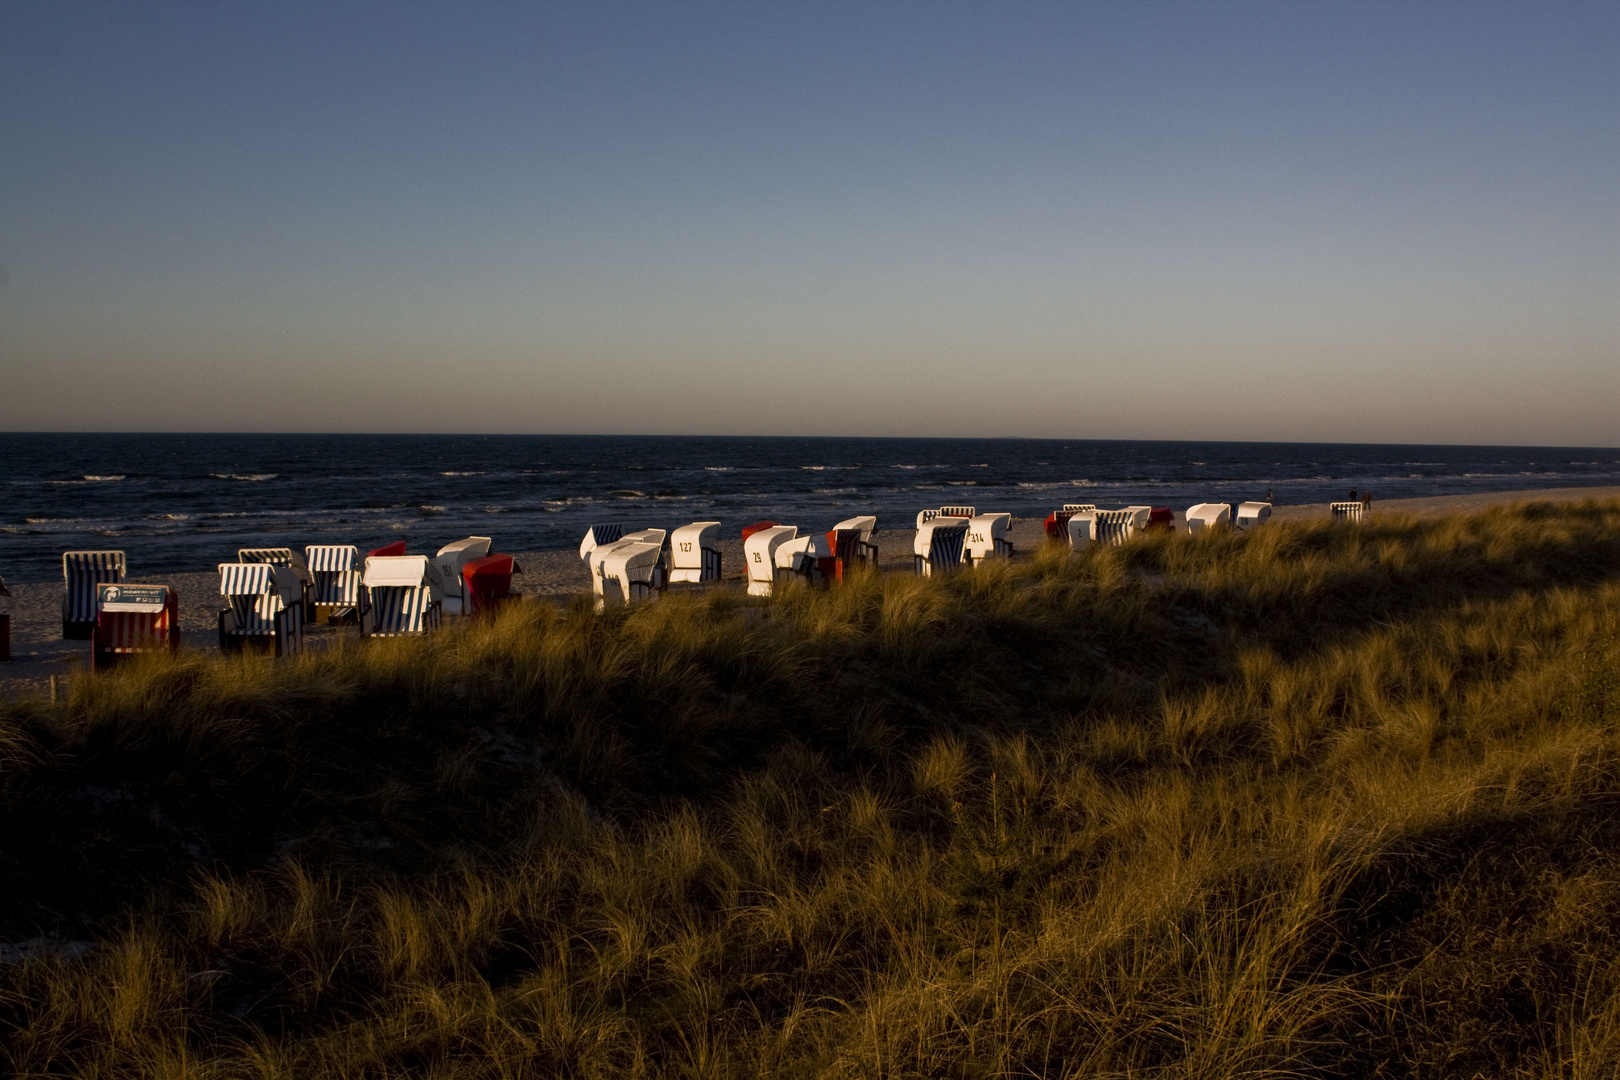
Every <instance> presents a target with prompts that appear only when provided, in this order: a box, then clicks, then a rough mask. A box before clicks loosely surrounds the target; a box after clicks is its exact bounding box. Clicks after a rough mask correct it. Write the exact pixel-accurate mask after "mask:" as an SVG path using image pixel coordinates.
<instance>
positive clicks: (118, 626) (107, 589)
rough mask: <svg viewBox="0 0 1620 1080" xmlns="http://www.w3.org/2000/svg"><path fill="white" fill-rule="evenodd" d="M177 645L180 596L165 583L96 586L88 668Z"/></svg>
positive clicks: (178, 643) (104, 666)
mask: <svg viewBox="0 0 1620 1080" xmlns="http://www.w3.org/2000/svg"><path fill="white" fill-rule="evenodd" d="M179 646H180V597H179V595H178V594H177V593H176V592H175V591H174V590H173V589H171V588H169V587H168V586H167V585H123V584H114V585H107V584H103V585H97V586H96V628H95V632H94V633H92V634H91V637H90V667H91V668H92V669H93V670H102V669H105V668H110V667H112V666H113V665H114V664H115V663H117V662H118V661H119V660H121V659H125V658H127V657H130V656H135V655H138V654H140V653H152V652H163V651H165V650H166V651H168V652H171V653H172V652H174V651H175V649H177V648H179Z"/></svg>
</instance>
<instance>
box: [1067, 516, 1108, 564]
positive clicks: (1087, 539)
mask: <svg viewBox="0 0 1620 1080" xmlns="http://www.w3.org/2000/svg"><path fill="white" fill-rule="evenodd" d="M1098 513H1099V511H1098V510H1097V509H1096V508H1095V507H1093V508H1092V509H1090V510H1076V511H1072V512H1070V514H1069V520H1068V521H1067V522H1065V523H1064V526H1063V529H1064V532H1065V534H1066V535H1067V536H1068V538H1069V549H1070V550H1071V551H1072V552H1073V553H1074V554H1076V555H1078V554H1079V553H1080V552H1082V551H1084V550H1086V548H1088V547H1090V546H1091V545H1092V544H1093V543H1095V542H1096V540H1097V514H1098Z"/></svg>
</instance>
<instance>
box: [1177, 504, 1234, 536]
mask: <svg viewBox="0 0 1620 1080" xmlns="http://www.w3.org/2000/svg"><path fill="white" fill-rule="evenodd" d="M1231 521H1232V508H1231V507H1230V506H1228V505H1226V504H1225V503H1197V504H1195V505H1193V506H1189V507H1187V531H1188V532H1190V533H1201V532H1203V531H1204V530H1206V529H1213V528H1215V527H1216V526H1217V525H1229V524H1231Z"/></svg>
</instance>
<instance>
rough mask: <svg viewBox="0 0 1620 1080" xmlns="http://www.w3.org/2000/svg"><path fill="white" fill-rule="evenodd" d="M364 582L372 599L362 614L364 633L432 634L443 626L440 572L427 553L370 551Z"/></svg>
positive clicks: (363, 573)
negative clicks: (434, 566) (404, 553)
mask: <svg viewBox="0 0 1620 1080" xmlns="http://www.w3.org/2000/svg"><path fill="white" fill-rule="evenodd" d="M360 583H361V585H363V586H364V587H365V590H366V595H367V597H368V600H369V606H368V608H367V610H366V611H365V612H364V613H363V614H362V615H361V617H360V633H361V635H362V636H363V637H400V636H403V635H406V634H428V633H432V632H433V631H435V630H437V629H438V628H439V623H440V621H441V615H442V612H443V607H442V605H441V603H440V598H439V597H440V592H439V576H438V574H437V573H434V572H433V563H432V561H431V560H430V559H428V557H427V556H426V555H367V556H366V566H365V570H364V571H363V572H362V575H361V578H360Z"/></svg>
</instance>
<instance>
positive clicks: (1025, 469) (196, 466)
mask: <svg viewBox="0 0 1620 1080" xmlns="http://www.w3.org/2000/svg"><path fill="white" fill-rule="evenodd" d="M0 465H3V480H0V491H3V493H4V494H3V496H0V576H4V577H5V578H7V579H8V580H11V581H49V580H54V579H55V578H56V577H57V576H58V575H59V574H60V573H61V569H60V567H61V553H62V552H63V551H65V550H73V549H80V548H121V549H123V550H124V551H125V552H127V553H128V556H129V564H130V573H131V574H134V575H144V574H161V573H175V572H183V571H187V570H210V569H212V568H213V567H214V565H215V564H216V563H218V562H219V561H221V560H222V559H228V558H230V557H232V556H233V555H234V553H235V551H236V549H237V548H239V547H246V546H272V545H273V546H281V545H289V546H293V547H300V548H301V547H303V546H304V545H306V544H311V543H353V544H358V545H359V546H360V547H361V548H362V549H368V548H373V547H377V546H379V545H381V544H384V543H387V542H389V541H392V540H397V539H401V538H403V539H405V540H407V541H408V542H409V543H410V546H411V550H412V551H423V552H430V551H432V550H435V549H437V547H438V546H439V545H440V544H443V543H445V542H447V541H449V540H453V539H456V538H457V537H461V536H466V535H468V534H477V535H484V536H492V537H494V538H495V546H496V548H497V550H501V551H532V550H539V549H547V548H571V547H574V546H575V545H577V544H578V542H579V538H580V536H581V535H582V534H583V533H584V531H585V529H586V528H587V527H588V526H589V525H590V524H592V523H593V522H597V521H625V522H629V523H632V524H634V525H636V526H672V525H677V524H683V523H685V522H688V521H696V520H703V519H718V520H720V521H723V522H725V524H726V531H727V532H728V533H731V532H732V531H733V530H734V529H740V528H741V527H742V526H743V525H746V524H748V523H749V522H751V521H755V520H757V519H759V518H762V517H770V518H774V519H777V520H781V521H786V522H790V523H793V524H797V525H800V526H803V527H806V528H818V529H824V528H827V527H828V526H830V525H832V524H833V523H834V522H835V521H837V520H838V519H840V518H843V517H848V516H850V515H852V514H855V513H875V514H877V515H878V524H879V527H883V526H884V525H885V524H887V525H893V526H909V524H910V522H911V521H912V520H913V519H914V518H915V516H916V512H917V511H918V510H919V509H921V508H923V507H928V506H938V505H940V504H941V503H970V504H973V505H975V506H977V507H978V508H979V509H980V510H998V511H1008V512H1011V513H1013V514H1017V515H1044V514H1046V513H1047V512H1048V511H1050V510H1052V509H1055V508H1056V507H1057V506H1059V505H1060V504H1062V503H1064V502H1093V503H1096V504H1097V505H1099V506H1123V505H1126V504H1127V503H1147V504H1152V505H1156V506H1175V507H1185V506H1187V505H1190V504H1192V503H1194V502H1201V501H1206V500H1207V501H1212V502H1218V501H1231V500H1236V499H1247V498H1259V497H1263V496H1264V495H1265V493H1266V491H1267V489H1268V488H1269V489H1271V491H1272V492H1273V493H1274V495H1275V498H1276V501H1277V502H1279V503H1301V502H1325V501H1328V500H1330V499H1334V498H1343V497H1344V496H1345V495H1346V494H1347V493H1348V492H1349V490H1350V488H1352V487H1354V488H1358V489H1361V490H1367V489H1371V491H1372V492H1373V494H1374V496H1375V497H1377V498H1401V497H1410V496H1423V495H1449V494H1460V493H1465V492H1469V491H1491V490H1510V489H1519V488H1538V487H1559V486H1584V485H1606V484H1620V450H1616V449H1613V448H1610V449H1570V448H1560V449H1545V448H1527V447H1479V446H1354V445H1333V444H1309V443H1191V442H1100V441H1085V440H1027V439H807V438H718V437H716V438H707V437H702V438H700V437H673V436H671V437H625V436H521V435H492V436H473V435H456V436H442V435H387V436H377V435H60V434H16V435H0Z"/></svg>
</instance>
